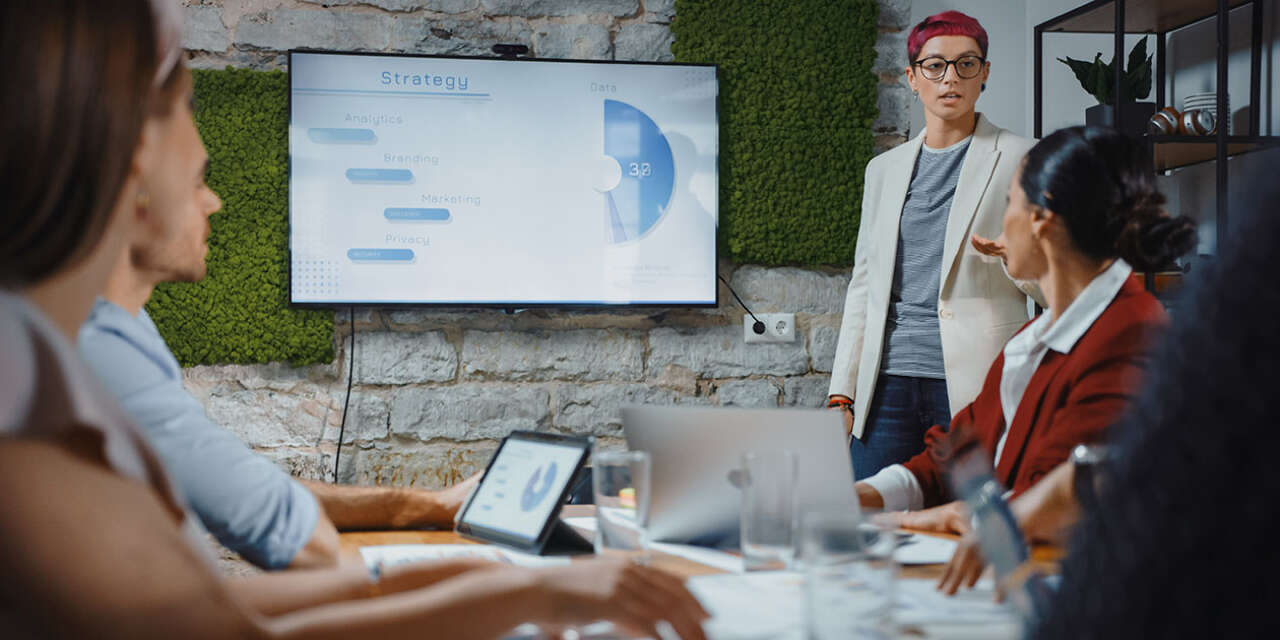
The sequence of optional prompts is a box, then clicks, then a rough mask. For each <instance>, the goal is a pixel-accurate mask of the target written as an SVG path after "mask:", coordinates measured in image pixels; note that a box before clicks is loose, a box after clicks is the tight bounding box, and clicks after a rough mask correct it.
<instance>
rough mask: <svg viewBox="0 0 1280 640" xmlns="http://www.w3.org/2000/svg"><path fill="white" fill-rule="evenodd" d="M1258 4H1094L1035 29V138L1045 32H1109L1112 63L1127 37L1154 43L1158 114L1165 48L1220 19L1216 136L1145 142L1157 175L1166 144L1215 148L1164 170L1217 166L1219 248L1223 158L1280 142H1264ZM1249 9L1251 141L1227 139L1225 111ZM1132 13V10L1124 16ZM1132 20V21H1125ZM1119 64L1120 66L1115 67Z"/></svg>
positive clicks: (1164, 0)
mask: <svg viewBox="0 0 1280 640" xmlns="http://www.w3.org/2000/svg"><path fill="white" fill-rule="evenodd" d="M1264 4H1266V3H1265V2H1263V1H1261V0H1093V1H1092V2H1087V3H1085V4H1083V5H1080V6H1079V7H1076V8H1075V9H1072V10H1070V11H1067V12H1066V13H1063V14H1060V15H1058V16H1056V17H1053V18H1050V19H1049V20H1046V21H1044V22H1041V23H1040V24H1038V25H1036V26H1035V41H1034V48H1035V52H1034V63H1035V73H1034V94H1035V137H1036V138H1040V137H1042V136H1043V135H1044V131H1043V126H1044V68H1043V67H1044V34H1045V33H1112V34H1113V35H1114V56H1115V57H1114V58H1113V59H1114V60H1117V61H1123V60H1125V51H1124V37H1125V35H1126V34H1130V33H1138V34H1148V35H1154V36H1155V38H1156V53H1155V73H1154V81H1155V83H1156V108H1157V109H1161V108H1164V107H1165V106H1166V96H1165V85H1166V80H1167V78H1166V72H1167V69H1166V67H1165V44H1166V41H1167V36H1168V34H1169V33H1170V32H1172V31H1177V30H1179V29H1182V28H1184V27H1188V26H1190V25H1193V24H1196V23H1199V22H1202V21H1204V20H1216V21H1217V23H1216V26H1217V30H1216V31H1217V53H1216V61H1217V85H1216V86H1217V94H1218V95H1217V99H1218V107H1217V113H1218V114H1219V123H1218V130H1217V132H1216V133H1215V134H1214V135H1212V136H1150V135H1148V136H1144V140H1145V141H1146V142H1147V149H1148V152H1149V153H1148V155H1149V157H1152V158H1153V167H1152V169H1153V171H1154V170H1155V168H1156V166H1155V164H1156V160H1155V158H1156V157H1157V155H1158V153H1159V152H1158V151H1157V148H1158V147H1159V146H1162V145H1182V148H1183V150H1184V151H1185V150H1186V149H1189V148H1192V147H1190V145H1201V144H1205V145H1207V144H1213V145H1214V148H1215V149H1214V151H1215V152H1214V154H1213V155H1212V156H1209V157H1201V156H1205V155H1207V154H1202V153H1183V154H1181V155H1182V156H1184V159H1185V160H1186V161H1185V162H1180V163H1174V164H1173V165H1172V166H1162V167H1160V168H1161V169H1162V170H1167V169H1174V168H1180V167H1184V166H1190V165H1192V164H1198V163H1200V162H1207V161H1215V162H1216V170H1217V176H1216V177H1217V191H1216V194H1215V195H1216V207H1217V218H1216V220H1217V227H1216V233H1217V239H1218V244H1217V246H1222V243H1223V242H1224V241H1225V239H1226V234H1227V211H1228V209H1227V205H1228V200H1227V179H1228V176H1227V168H1228V167H1227V162H1226V159H1227V158H1229V157H1231V156H1233V155H1237V154H1239V153H1246V152H1248V151H1252V150H1254V149H1258V148H1262V147H1264V146H1269V145H1273V144H1280V136H1273V135H1265V136H1264V135H1261V131H1262V128H1261V122H1262V121H1261V117H1262V109H1261V108H1260V107H1261V99H1262V27H1263V5H1264ZM1245 5H1251V7H1250V8H1251V10H1252V22H1251V24H1250V30H1251V32H1252V33H1251V34H1250V37H1251V39H1250V53H1251V56H1250V63H1251V65H1252V66H1251V67H1250V73H1249V110H1250V114H1249V116H1250V122H1249V126H1250V132H1249V134H1248V135H1240V136H1232V135H1228V133H1227V129H1228V126H1229V124H1228V123H1229V122H1230V118H1231V114H1230V113H1228V112H1227V60H1228V57H1229V55H1230V39H1229V36H1230V21H1229V19H1228V14H1229V13H1230V12H1231V10H1232V9H1235V8H1238V7H1243V6H1245ZM1108 8H1110V10H1111V11H1112V12H1113V14H1112V16H1111V17H1112V20H1111V28H1110V29H1109V30H1107V29H1105V28H1104V27H1105V23H1106V14H1107V11H1108ZM1129 9H1132V11H1129V12H1128V13H1127V11H1128V10H1129ZM1126 18H1127V20H1126ZM1117 64H1118V65H1119V64H1120V63H1117ZM1115 75H1116V78H1115V87H1114V90H1113V95H1116V96H1119V95H1120V88H1121V80H1122V74H1120V73H1117V74H1115ZM1114 107H1115V115H1114V121H1115V122H1122V119H1121V116H1120V111H1121V110H1122V109H1123V108H1124V103H1122V102H1119V101H1117V103H1116V104H1115V105H1114ZM1146 281H1147V288H1148V289H1150V288H1152V287H1153V286H1154V276H1153V275H1152V274H1147V275H1146Z"/></svg>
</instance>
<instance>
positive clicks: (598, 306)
mask: <svg viewBox="0 0 1280 640" xmlns="http://www.w3.org/2000/svg"><path fill="white" fill-rule="evenodd" d="M295 53H320V54H326V55H347V56H358V57H387V58H427V59H446V60H485V61H490V62H492V61H501V62H511V63H516V64H518V63H528V62H535V63H538V62H544V63H558V62H576V63H588V64H600V65H645V66H673V67H710V68H712V69H714V70H715V74H716V75H715V77H716V88H717V91H716V105H715V112H716V129H717V133H716V140H717V147H719V137H720V136H719V127H720V91H719V86H720V65H718V64H715V63H710V62H651V61H627V60H579V59H575V58H531V57H511V56H453V55H438V54H423V53H396V52H386V51H338V50H331V49H309V48H301V49H289V51H288V54H287V55H288V70H287V72H286V82H287V84H288V95H287V96H286V108H287V109H288V110H289V125H288V126H289V129H290V130H291V129H292V128H293V54H295ZM289 139H290V140H292V138H291V137H290V138H289ZM285 155H286V157H287V158H288V163H287V165H286V167H285V176H286V179H287V180H289V185H288V188H289V189H290V197H289V203H288V210H289V211H288V220H287V224H286V226H285V228H286V232H287V233H288V242H289V246H288V249H287V251H286V253H287V261H288V264H287V265H286V266H287V270H286V277H287V278H288V279H289V302H288V306H289V307H290V308H295V309H335V310H336V309H355V308H359V309H497V310H505V311H506V312H508V313H512V312H514V311H515V310H517V309H559V310H581V311H605V310H614V309H714V308H717V307H719V306H720V285H719V284H718V283H716V285H715V301H714V302H709V303H699V302H625V303H616V304H614V303H607V302H599V303H584V302H518V301H511V302H376V301H348V302H343V301H338V300H333V301H326V302H294V300H293V197H292V192H291V190H292V183H293V149H292V144H290V148H289V149H288V150H287V151H286V154H285ZM720 158H721V155H720V153H719V151H717V153H716V163H717V165H718V164H719V162H720ZM716 173H717V176H716V238H715V242H714V243H713V246H712V257H713V260H714V264H715V265H716V269H715V274H714V275H713V276H712V277H713V279H718V277H719V264H720V232H719V228H720V180H719V173H720V170H719V167H718V166H717V168H716ZM713 282H714V280H713Z"/></svg>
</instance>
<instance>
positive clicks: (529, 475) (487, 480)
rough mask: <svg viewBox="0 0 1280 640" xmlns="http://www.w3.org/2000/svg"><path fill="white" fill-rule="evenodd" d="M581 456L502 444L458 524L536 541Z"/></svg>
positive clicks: (569, 449)
mask: <svg viewBox="0 0 1280 640" xmlns="http://www.w3.org/2000/svg"><path fill="white" fill-rule="evenodd" d="M583 455H584V450H583V448H582V446H581V445H576V444H574V445H560V444H554V443H550V442H535V441H530V440H522V439H517V438H514V437H513V438H508V439H507V440H506V442H505V443H503V445H502V448H501V449H500V450H499V451H498V455H497V457H496V458H494V460H493V462H492V464H490V465H489V471H488V473H486V474H485V476H484V480H483V481H482V482H481V483H480V487H479V488H477V489H476V494H475V496H474V497H473V498H472V499H471V504H470V505H469V506H468V507H467V511H466V513H465V514H463V516H462V523H464V524H467V525H470V526H473V527H482V528H485V529H492V530H494V531H498V532H501V533H505V534H508V535H512V536H516V537H519V538H523V539H525V540H530V541H531V540H534V539H536V538H537V537H538V534H540V533H542V529H543V525H545V524H546V522H547V517H548V516H550V515H551V512H552V511H553V510H554V509H555V507H556V505H557V503H558V502H559V500H560V496H561V495H563V493H564V489H565V485H567V484H568V483H569V480H570V479H572V477H573V474H574V471H575V470H576V469H577V466H578V460H579V458H581V457H582V456H583Z"/></svg>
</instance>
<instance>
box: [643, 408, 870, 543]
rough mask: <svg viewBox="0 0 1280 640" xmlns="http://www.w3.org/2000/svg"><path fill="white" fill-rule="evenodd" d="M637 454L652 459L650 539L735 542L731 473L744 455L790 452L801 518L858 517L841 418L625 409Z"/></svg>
mask: <svg viewBox="0 0 1280 640" xmlns="http://www.w3.org/2000/svg"><path fill="white" fill-rule="evenodd" d="M622 429H623V431H624V432H625V433H626V436H627V444H628V445H629V446H630V448H631V449H634V450H638V451H647V452H649V456H650V457H651V458H652V461H653V472H652V474H651V475H650V484H651V486H650V498H649V532H648V533H649V537H650V539H652V540H655V541H663V542H694V543H702V544H717V543H718V542H722V541H724V540H725V539H728V538H736V534H737V531H738V518H739V512H740V505H741V500H742V495H741V492H740V491H739V489H738V488H737V487H736V486H735V484H734V478H732V477H731V473H732V472H735V471H737V470H738V469H740V468H741V467H742V454H743V452H745V451H776V450H783V449H786V450H790V451H794V452H796V455H797V456H798V457H799V462H800V477H799V483H798V487H797V498H798V500H799V505H800V506H799V508H800V513H801V514H803V513H804V512H805V511H808V510H815V509H821V510H847V511H850V512H852V513H857V510H858V499H857V496H856V495H855V493H854V489H853V467H852V465H851V464H850V462H849V445H848V441H847V440H846V438H845V433H844V423H843V421H842V419H841V416H840V413H839V412H837V411H830V410H825V409H733V408H725V407H720V408H715V407H652V406H633V407H623V409H622Z"/></svg>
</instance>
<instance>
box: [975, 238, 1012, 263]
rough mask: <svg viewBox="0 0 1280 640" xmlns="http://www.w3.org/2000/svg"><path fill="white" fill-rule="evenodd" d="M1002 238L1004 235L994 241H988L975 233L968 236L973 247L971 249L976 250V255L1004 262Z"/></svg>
mask: <svg viewBox="0 0 1280 640" xmlns="http://www.w3.org/2000/svg"><path fill="white" fill-rule="evenodd" d="M1003 238H1004V235H1003V234H1001V236H1000V237H999V238H996V239H995V240H988V239H986V238H984V237H982V236H980V235H978V234H976V233H975V234H972V235H970V236H969V243H970V244H972V245H973V248H974V249H976V250H977V251H978V253H981V254H982V255H984V256H991V257H993V258H1000V259H1001V260H1005V251H1004V242H1003Z"/></svg>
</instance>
